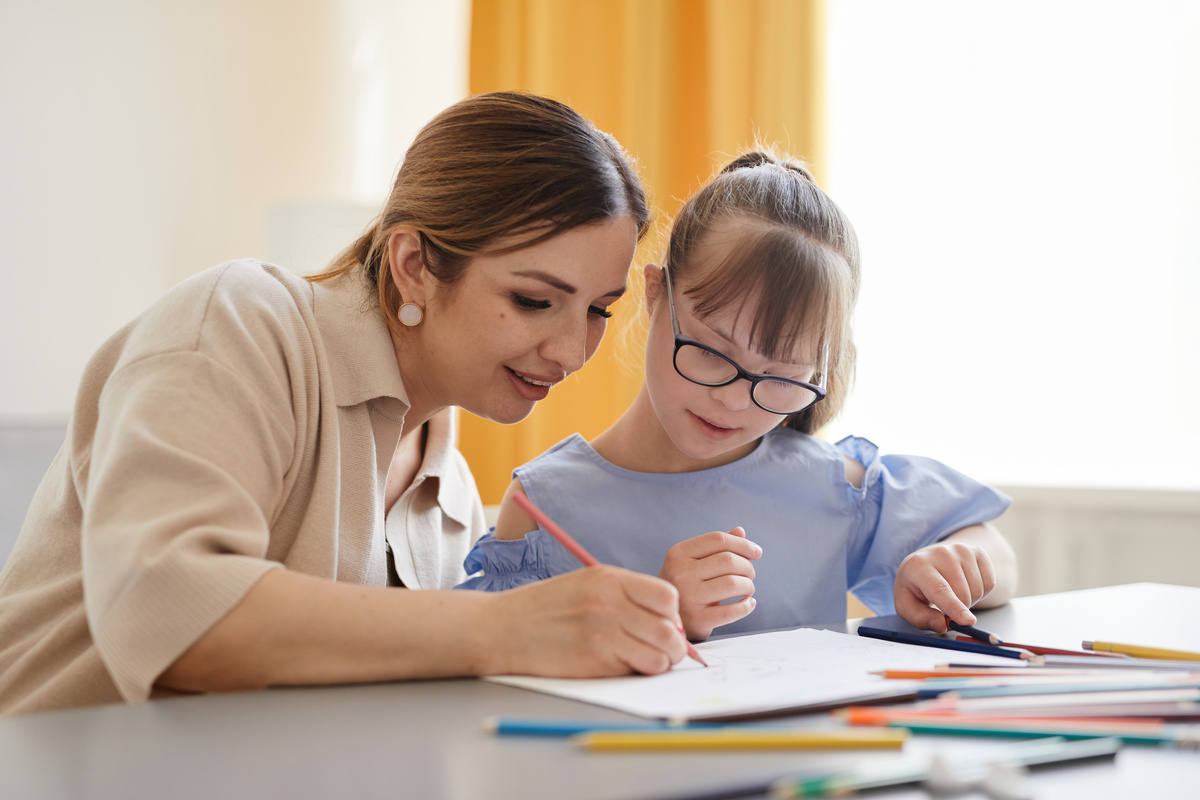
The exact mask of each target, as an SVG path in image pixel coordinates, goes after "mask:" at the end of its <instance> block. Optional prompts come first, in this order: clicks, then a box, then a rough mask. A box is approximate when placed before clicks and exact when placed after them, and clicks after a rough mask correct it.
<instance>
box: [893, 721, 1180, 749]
mask: <svg viewBox="0 0 1200 800" xmlns="http://www.w3.org/2000/svg"><path fill="white" fill-rule="evenodd" d="M887 724H888V725H889V726H892V727H896V728H907V729H908V730H910V731H912V732H913V733H928V734H944V735H950V736H954V735H958V736H995V737H1000V738H1007V739H1032V738H1034V737H1038V736H1062V737H1063V738H1064V739H1088V738H1094V737H1097V736H1115V737H1117V738H1119V739H1120V740H1121V741H1123V742H1125V743H1126V744H1155V745H1174V746H1176V747H1184V748H1189V749H1194V748H1200V726H1197V725H1181V724H1161V723H1140V722H1139V723H1127V724H1122V723H1113V722H1105V723H1090V722H1080V721H1078V720H1046V721H1041V720H1030V719H1021V720H1006V719H993V720H968V719H961V718H958V717H956V716H954V715H946V716H945V717H943V718H940V719H939V718H936V717H933V716H924V717H922V716H918V715H913V716H910V717H899V716H897V717H894V718H892V719H891V720H889V721H888V722H887Z"/></svg>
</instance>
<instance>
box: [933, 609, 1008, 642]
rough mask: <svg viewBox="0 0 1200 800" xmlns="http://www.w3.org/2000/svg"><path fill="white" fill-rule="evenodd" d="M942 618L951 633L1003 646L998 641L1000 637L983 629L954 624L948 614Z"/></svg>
mask: <svg viewBox="0 0 1200 800" xmlns="http://www.w3.org/2000/svg"><path fill="white" fill-rule="evenodd" d="M942 616H943V617H945V618H946V625H947V626H949V628H950V630H952V631H958V632H959V633H965V634H967V635H968V636H971V637H974V638H975V639H978V640H979V641H981V642H983V643H985V644H990V645H997V644H1003V641H1002V640H1001V639H1000V637H999V636H997V635H996V634H994V633H988V632H987V631H985V630H984V629H983V628H976V627H975V626H974V625H963V624H962V623H959V622H955V621H954V620H952V619H950V615H949V614H942ZM1010 646H1011V645H1010Z"/></svg>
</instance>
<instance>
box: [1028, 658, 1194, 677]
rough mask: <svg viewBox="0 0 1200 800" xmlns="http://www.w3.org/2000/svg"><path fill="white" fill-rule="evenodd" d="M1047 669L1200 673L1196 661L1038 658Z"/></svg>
mask: <svg viewBox="0 0 1200 800" xmlns="http://www.w3.org/2000/svg"><path fill="white" fill-rule="evenodd" d="M1037 658H1039V659H1041V663H1042V665H1043V666H1047V667H1082V668H1085V669H1154V670H1159V671H1163V672H1166V671H1172V670H1179V671H1183V672H1196V673H1200V664H1198V663H1196V662H1195V661H1166V660H1164V659H1157V658H1136V657H1135V658H1105V659H1099V658H1094V657H1092V656H1037Z"/></svg>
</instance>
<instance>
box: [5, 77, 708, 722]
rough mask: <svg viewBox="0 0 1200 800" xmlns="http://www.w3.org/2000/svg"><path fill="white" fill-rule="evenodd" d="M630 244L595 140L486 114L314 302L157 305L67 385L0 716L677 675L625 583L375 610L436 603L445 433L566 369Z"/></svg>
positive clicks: (540, 109) (448, 139)
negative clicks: (453, 684) (64, 429)
mask: <svg viewBox="0 0 1200 800" xmlns="http://www.w3.org/2000/svg"><path fill="white" fill-rule="evenodd" d="M647 220H648V214H647V209H646V202H645V196H644V194H643V191H642V187H641V185H640V183H639V181H638V179H637V176H636V174H635V173H634V171H633V169H632V167H631V165H630V163H629V162H628V160H627V159H626V158H625V156H624V154H623V153H622V151H621V149H620V147H619V146H618V145H617V143H616V142H615V141H614V140H613V139H612V137H610V136H608V135H606V134H603V133H601V132H600V131H598V130H596V129H595V128H594V127H593V126H592V125H591V124H590V123H588V122H587V121H586V120H584V119H583V118H582V117H580V116H579V114H577V113H575V112H574V111H572V110H571V109H570V108H567V107H566V106H563V105H561V104H559V103H556V102H554V101H552V100H547V99H544V98H540V97H535V96H531V95H520V94H508V93H499V94H490V95H480V96H477V97H473V98H470V99H468V100H464V101H462V102H461V103H458V104H456V105H455V106H452V107H451V108H449V109H448V110H446V111H445V112H443V113H442V114H440V115H438V116H437V117H435V118H434V119H433V120H432V121H431V122H430V123H429V124H428V125H427V126H426V127H425V128H424V129H423V130H422V131H421V133H420V134H419V135H418V136H417V138H416V140H415V141H414V143H413V145H412V147H411V148H410V149H409V151H408V153H407V155H406V156H405V159H404V163H403V165H402V166H401V168H400V171H399V174H398V175H397V178H396V182H395V186H394V188H393V190H392V193H391V196H390V197H389V198H388V201H387V204H386V206H385V207H384V209H383V213H382V214H381V216H380V218H379V219H378V220H377V221H376V222H375V223H374V224H373V225H372V226H371V227H370V228H369V229H368V230H367V232H366V233H365V234H363V236H362V237H361V238H360V239H359V240H358V241H357V242H356V243H355V244H354V245H352V246H351V247H350V248H349V249H347V250H346V251H345V252H344V253H343V254H342V255H341V256H340V257H339V258H338V259H337V260H336V261H335V263H334V264H333V265H332V267H331V268H330V269H329V270H328V271H327V272H325V273H324V274H321V275H317V276H315V277H314V278H311V279H309V280H304V279H301V278H297V277H295V276H293V275H291V274H289V273H288V272H287V271H285V270H283V269H280V268H278V267H275V266H271V265H268V264H262V263H260V262H257V261H249V260H246V261H238V262H230V263H228V264H224V265H221V266H220V267H216V268H214V269H212V270H209V271H207V272H203V273H201V274H199V275H197V276H195V277H194V278H192V279H190V280H188V281H185V282H184V283H183V284H181V285H180V286H178V287H176V288H175V289H173V290H172V291H171V292H170V293H168V294H167V295H166V296H165V297H164V298H162V299H161V300H160V301H159V302H158V303H156V304H155V305H153V306H152V307H151V308H150V309H149V310H148V311H146V312H145V314H143V315H142V316H141V317H139V318H138V319H136V320H134V321H133V322H131V323H130V324H129V325H127V326H126V327H125V328H124V329H122V330H121V331H119V332H118V333H117V334H116V335H115V336H114V337H113V338H112V339H110V340H109V341H108V342H107V343H106V344H104V345H103V347H101V349H100V350H99V352H98V353H97V354H96V356H95V357H94V358H93V359H92V361H91V363H90V364H89V365H88V368H87V371H86V373H85V374H84V377H83V382H82V385H81V386H80V390H79V394H78V398H77V401H76V405H75V413H74V415H73V418H72V420H71V426H70V430H69V432H68V435H67V441H66V443H65V444H64V445H63V448H62V450H61V451H60V453H59V455H58V457H57V459H56V461H55V462H54V464H53V465H52V466H51V468H50V470H49V472H48V474H47V475H46V477H45V479H44V480H43V482H42V484H41V486H40V488H39V489H38V493H37V495H36V497H35V498H34V501H33V504H32V507H31V508H30V511H29V515H28V517H27V520H26V523H25V526H24V528H23V529H22V531H21V534H20V537H19V539H18V541H17V544H16V547H15V549H14V551H13V553H12V555H11V557H10V558H9V560H8V563H7V564H6V566H5V568H4V571H3V572H2V573H0V711H2V712H5V713H20V712H30V711H41V710H46V709H55V708H65V707H70V706H81V705H91V704H98V703H110V702H118V701H126V702H134V701H139V700H144V699H146V698H147V697H151V696H156V695H160V694H170V693H172V692H179V691H208V690H215V689H224V690H227V689H238V688H252V687H261V686H268V685H273V684H313V683H345V682H351V681H376V680H387V679H396V678H420V677H437V676H450V675H481V674H491V673H513V672H518V673H519V672H527V673H534V674H546V675H578V676H588V675H592V676H595V675H614V674H623V673H628V672H630V671H638V672H646V673H654V672H660V671H662V670H664V669H666V668H668V667H669V666H670V664H672V663H674V662H676V661H678V660H679V659H680V658H682V657H683V655H684V648H685V644H684V641H683V637H682V636H680V634H679V631H678V629H677V625H678V605H677V596H676V593H675V590H674V589H673V588H671V586H670V585H669V584H668V583H666V582H664V581H661V580H659V579H657V578H651V577H649V576H645V575H637V574H634V573H630V572H626V571H624V570H618V569H609V570H604V571H600V572H595V571H593V570H588V571H587V572H584V573H580V574H578V575H575V576H567V577H568V579H567V580H561V581H547V582H546V583H544V584H540V585H538V586H531V587H528V588H527V589H521V590H518V591H514V592H507V593H502V594H498V595H485V594H482V593H465V592H441V591H402V590H400V589H399V588H396V587H405V588H407V589H410V590H416V589H422V590H425V589H430V590H437V589H450V588H452V587H453V586H454V584H455V583H458V582H459V581H461V580H462V579H463V577H465V574H464V573H463V572H462V569H461V566H460V565H461V563H462V559H463V556H464V555H465V554H466V553H467V551H468V550H469V549H470V547H471V545H472V544H473V543H474V541H475V540H476V539H477V538H478V536H479V534H480V533H482V528H483V515H482V508H481V505H480V502H479V497H478V494H477V492H476V491H475V484H474V481H473V480H472V478H471V475H470V473H469V472H468V471H467V468H466V465H465V463H464V462H463V460H462V457H461V456H460V455H459V454H458V452H457V451H456V450H455V448H454V444H453V442H454V431H453V428H452V418H451V415H450V408H449V407H450V406H452V405H458V406H462V407H463V408H466V409H468V410H470V411H471V412H473V413H475V414H479V415H481V416H484V417H488V418H490V419H494V420H497V421H500V422H506V423H508V422H516V421H517V420H520V419H521V418H523V417H525V416H526V415H527V414H529V412H530V410H531V409H532V408H533V406H534V404H535V403H536V402H537V401H538V400H539V399H541V398H543V397H545V396H546V394H547V392H549V391H550V390H551V387H552V386H553V385H555V384H556V383H558V382H559V381H561V380H562V379H563V378H564V377H566V376H567V375H569V374H570V373H572V372H574V371H575V370H577V369H578V368H579V367H581V366H582V365H583V363H584V362H585V361H586V360H587V359H588V358H589V357H590V356H591V355H592V353H593V352H594V351H595V349H596V347H597V345H598V344H599V342H600V337H601V336H602V335H603V333H604V328H605V321H606V317H607V316H608V311H607V307H608V305H609V304H610V303H612V302H613V301H615V300H616V299H617V298H618V297H620V296H621V294H622V293H623V292H624V291H625V281H626V276H627V273H628V270H629V264H630V261H631V260H632V258H633V251H634V247H635V246H636V242H637V240H638V238H639V237H640V236H641V235H642V234H643V232H644V231H645V229H646V226H647ZM591 573H595V574H591ZM389 585H390V588H389Z"/></svg>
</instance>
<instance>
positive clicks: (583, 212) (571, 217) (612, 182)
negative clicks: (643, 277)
mask: <svg viewBox="0 0 1200 800" xmlns="http://www.w3.org/2000/svg"><path fill="white" fill-rule="evenodd" d="M625 213H627V214H629V215H630V216H631V217H632V218H633V221H634V223H635V224H636V225H637V232H638V239H639V240H640V239H641V238H642V236H644V235H645V233H646V231H647V230H648V229H649V225H650V213H649V210H648V207H647V202H646V194H645V191H644V189H643V188H642V184H641V181H640V180H639V178H638V175H637V172H636V170H635V169H634V167H633V164H632V163H631V161H630V159H629V158H628V156H626V154H625V152H624V151H623V150H622V149H621V146H620V145H619V144H618V143H617V141H616V139H614V138H613V137H612V136H610V135H609V134H607V133H604V132H602V131H600V130H597V129H596V127H595V126H594V125H592V123H591V122H589V121H588V120H586V119H585V118H584V117H583V116H581V115H580V114H579V113H578V112H577V111H575V110H574V109H572V108H570V107H569V106H566V105H564V104H562V103H559V102H558V101H556V100H551V99H549V98H546V97H539V96H537V95H533V94H525V93H521V92H489V93H486V94H478V95H475V96H473V97H468V98H467V99H465V100H462V101H460V102H458V103H455V104H454V105H452V106H450V107H449V108H447V109H446V110H445V111H443V112H441V113H440V114H438V115H437V116H436V117H434V118H433V119H432V120H430V121H429V122H428V123H427V124H426V125H425V127H424V128H422V129H421V131H420V133H418V134H417V137H416V139H415V140H414V141H413V143H412V146H410V147H409V149H408V152H407V153H406V154H405V156H404V162H403V164H401V166H400V171H399V173H398V174H397V175H396V182H395V184H394V185H393V187H392V191H391V194H390V195H389V197H388V199H387V203H386V204H385V205H384V208H383V211H382V212H381V213H380V215H379V217H378V218H377V219H376V220H375V221H374V222H373V223H372V224H371V225H370V227H368V229H367V230H366V232H365V233H363V234H362V236H360V237H359V238H358V240H357V241H356V242H354V244H352V245H350V246H349V247H348V248H346V249H345V250H344V251H342V252H341V253H340V254H339V255H338V256H337V257H336V258H335V259H334V260H333V262H332V263H331V264H330V265H329V267H328V268H327V269H326V270H325V271H324V272H321V273H318V274H316V275H313V276H311V277H309V280H310V281H314V282H321V281H327V280H331V279H333V278H336V277H338V276H340V275H344V274H346V273H348V272H351V271H353V270H355V269H357V268H359V267H360V265H361V267H362V269H363V271H364V272H365V274H366V276H367V277H368V279H369V280H371V281H372V283H374V284H375V286H376V287H377V289H378V294H379V306H380V308H381V309H382V310H383V314H384V317H385V319H386V320H387V323H388V325H389V327H391V328H392V329H393V330H398V329H399V328H400V322H399V320H398V319H397V318H396V312H397V310H398V309H399V307H400V303H401V298H400V293H399V291H398V290H397V289H396V285H395V283H393V281H392V280H391V274H390V270H389V269H388V244H387V243H388V239H389V237H390V236H391V234H392V233H393V232H394V231H395V230H396V228H397V227H399V226H411V227H413V228H416V229H417V231H418V232H419V235H420V241H421V252H422V255H423V257H424V260H425V266H426V268H427V269H428V270H429V271H430V272H431V273H432V274H433V275H434V277H435V278H437V279H438V281H440V282H441V283H443V284H445V285H450V284H453V283H454V282H455V281H457V280H458V279H459V278H461V277H462V275H463V274H464V272H465V270H466V268H467V265H468V263H469V262H470V260H471V257H472V256H475V255H479V254H482V253H485V252H492V253H497V252H506V251H511V250H517V249H520V248H523V247H528V246H530V245H533V244H537V243H539V242H542V241H545V240H546V239H549V238H550V237H552V236H555V235H557V234H559V233H562V232H564V231H567V230H569V229H571V228H575V227H578V226H580V225H587V224H590V223H595V222H602V221H605V220H609V219H612V218H613V217H616V216H619V215H621V214H625ZM526 234H527V235H526ZM514 235H517V236H522V237H523V238H521V240H520V241H519V242H518V243H517V244H515V245H513V244H508V245H506V246H504V247H500V246H498V245H497V242H498V241H499V240H502V239H505V238H507V237H511V236H514Z"/></svg>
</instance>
